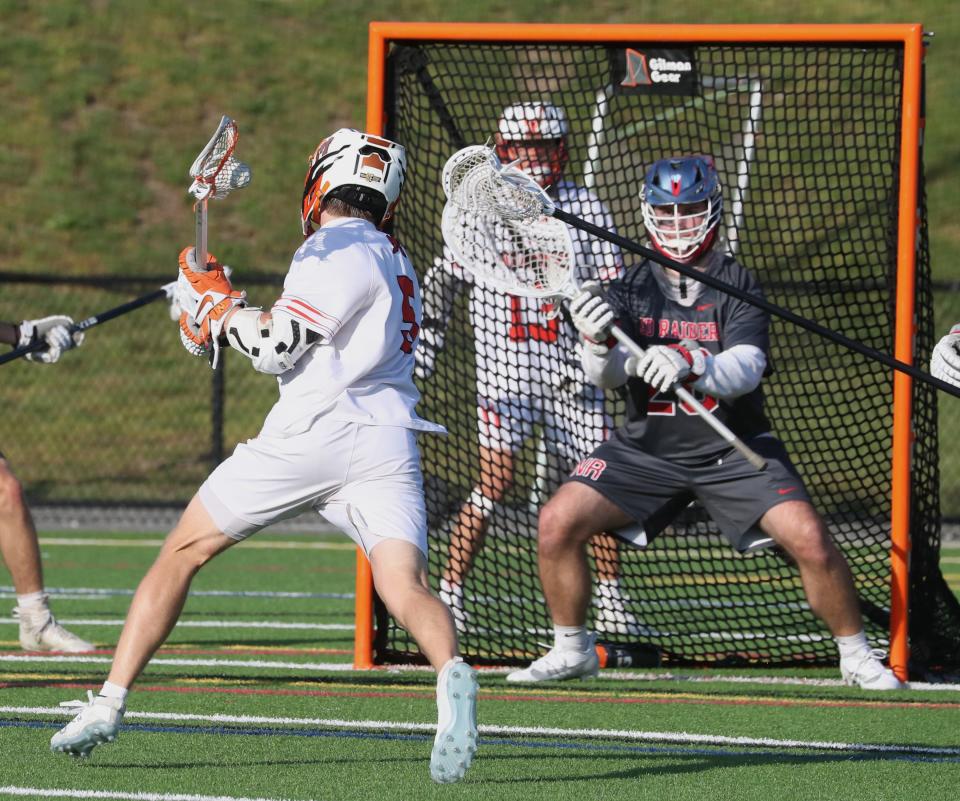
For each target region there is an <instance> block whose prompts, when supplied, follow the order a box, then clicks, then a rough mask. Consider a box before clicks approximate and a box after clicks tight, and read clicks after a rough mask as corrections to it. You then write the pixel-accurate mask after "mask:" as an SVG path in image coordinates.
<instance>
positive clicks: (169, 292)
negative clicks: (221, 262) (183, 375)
mask: <svg viewBox="0 0 960 801" xmlns="http://www.w3.org/2000/svg"><path fill="white" fill-rule="evenodd" d="M176 287H177V282H176V281H171V282H170V283H169V284H164V285H163V286H162V287H160V289H156V290H154V291H153V292H150V293H149V294H147V295H143V296H141V297H139V298H136V299H134V300H130V301H127V302H126V303H122V304H121V305H119V306H115V307H114V308H112V309H107V311H103V312H100V313H99V314H94V315H92V316H90V317H87V318H86V319H84V320H80V321H79V322H77V323H74V324H73V325H71V326H70V327H69V328H67V330H68V331H69V332H70V333H71V334H74V333H76V332H77V331H86V330H87V329H88V328H93V327H94V326H95V325H100V324H101V323H105V322H107V321H108V320H112V319H113V318H114V317H120V316H121V315H124V314H127V313H128V312H132V311H134V310H135V309H139V308H140V307H141V306H146V305H147V304H148V303H153V302H154V301H155V300H160V298H167V299H168V300H169V299H171V298H172V297H173V291H174V289H176ZM46 346H47V343H46V341H44V340H40V341H38V342H34V343H33V344H31V345H24V346H23V347H20V348H14V349H13V350H12V351H10V352H9V353H4V354H3V355H2V356H0V364H6V363H7V362H12V361H14V359H19V358H20V357H21V356H26V355H27V354H28V353H33V352H34V351H38V350H43V349H44V348H45V347H46Z"/></svg>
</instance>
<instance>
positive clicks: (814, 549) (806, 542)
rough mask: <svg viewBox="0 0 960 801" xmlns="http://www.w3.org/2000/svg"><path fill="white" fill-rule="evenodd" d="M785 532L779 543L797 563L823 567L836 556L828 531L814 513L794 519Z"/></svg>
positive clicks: (809, 566)
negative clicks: (784, 536)
mask: <svg viewBox="0 0 960 801" xmlns="http://www.w3.org/2000/svg"><path fill="white" fill-rule="evenodd" d="M786 534H787V536H786V538H785V539H784V540H783V541H782V542H781V544H782V545H783V547H784V549H785V550H786V551H787V552H788V553H789V554H790V556H791V557H792V558H793V560H794V561H795V562H796V563H798V564H799V565H802V566H804V567H808V568H813V569H823V568H826V567H827V566H828V565H829V564H830V563H831V562H832V561H833V560H834V559H835V558H836V554H837V550H836V546H835V545H834V544H833V541H832V540H831V539H830V532H829V531H827V528H826V526H825V525H824V523H823V520H821V519H820V517H819V516H818V515H816V514H814V515H809V516H806V517H804V518H802V519H799V520H797V521H795V522H794V523H793V525H792V526H791V527H790V530H788V531H787V532H786Z"/></svg>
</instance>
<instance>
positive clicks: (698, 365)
mask: <svg viewBox="0 0 960 801" xmlns="http://www.w3.org/2000/svg"><path fill="white" fill-rule="evenodd" d="M705 366H706V357H705V356H704V355H703V352H702V351H701V350H700V348H699V347H698V346H697V343H696V342H691V341H686V340H685V341H684V342H681V343H680V344H679V345H651V346H650V347H649V348H647V350H646V351H645V353H644V354H643V358H642V359H636V358H634V357H630V358H629V359H627V361H626V364H625V368H626V371H627V373H628V374H629V375H635V376H636V377H637V378H639V379H640V380H641V381H643V382H644V383H646V384H648V385H649V386H651V387H653V388H654V389H658V390H660V392H666V391H667V390H669V389H670V388H671V387H672V386H673V385H674V384H678V383H680V382H682V381H684V380H686V379H688V378H690V377H691V376H692V377H693V380H696V379H698V378H699V377H700V376H701V375H703V371H704V368H705Z"/></svg>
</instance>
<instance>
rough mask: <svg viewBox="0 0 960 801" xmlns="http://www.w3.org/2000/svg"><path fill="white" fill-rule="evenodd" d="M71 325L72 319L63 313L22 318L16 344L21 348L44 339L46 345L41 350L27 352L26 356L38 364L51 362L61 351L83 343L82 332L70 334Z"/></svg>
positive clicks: (58, 356)
mask: <svg viewBox="0 0 960 801" xmlns="http://www.w3.org/2000/svg"><path fill="white" fill-rule="evenodd" d="M71 325H73V319H72V318H70V317H67V316H66V315H63V314H55V315H53V316H52V317H42V318H40V319H39V320H24V321H23V322H22V323H20V340H19V342H18V343H17V346H18V347H21V348H22V347H25V346H27V345H33V344H34V343H36V342H39V341H41V340H44V341H46V343H47V346H46V347H45V348H44V349H43V350H35V351H34V352H33V353H28V354H27V355H26V358H27V359H29V360H30V361H32V362H36V363H38V364H53V363H54V362H55V361H57V360H58V359H59V358H60V354H61V353H63V351H65V350H70V348H77V347H79V346H80V345H82V344H83V332H82V331H76V332H75V333H73V334H71V333H70V328H69V327H70V326H71Z"/></svg>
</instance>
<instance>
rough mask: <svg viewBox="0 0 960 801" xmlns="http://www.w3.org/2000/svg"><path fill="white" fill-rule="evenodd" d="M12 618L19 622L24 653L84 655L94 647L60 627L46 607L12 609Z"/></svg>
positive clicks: (94, 647)
mask: <svg viewBox="0 0 960 801" xmlns="http://www.w3.org/2000/svg"><path fill="white" fill-rule="evenodd" d="M13 617H14V618H15V619H16V620H19V621H20V646H21V647H22V648H23V650H25V651H63V652H65V653H70V654H85V653H89V652H90V651H95V650H96V646H95V645H94V644H93V643H91V642H87V641H86V640H82V639H80V638H79V637H78V636H77V635H76V634H73V633H72V632H69V631H67V630H66V629H65V628H64V627H63V626H61V625H60V624H59V623H58V622H57V619H56V618H55V617H54V616H53V614H52V613H51V612H50V610H49V609H48V608H47V607H46V606H41V607H37V608H36V609H20V607H14V610H13Z"/></svg>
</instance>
